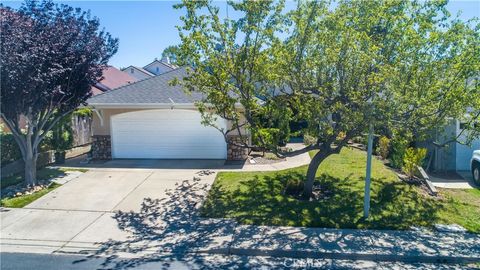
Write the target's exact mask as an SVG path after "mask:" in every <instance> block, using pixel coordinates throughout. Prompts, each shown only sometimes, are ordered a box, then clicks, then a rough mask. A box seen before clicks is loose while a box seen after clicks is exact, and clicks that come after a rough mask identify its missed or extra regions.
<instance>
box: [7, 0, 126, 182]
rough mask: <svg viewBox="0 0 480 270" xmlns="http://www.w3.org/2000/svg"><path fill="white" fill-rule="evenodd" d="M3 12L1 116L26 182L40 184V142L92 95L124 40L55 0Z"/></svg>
mask: <svg viewBox="0 0 480 270" xmlns="http://www.w3.org/2000/svg"><path fill="white" fill-rule="evenodd" d="M0 12H1V17H2V24H1V34H0V41H1V44H2V46H1V56H2V57H1V58H0V65H1V67H2V69H1V71H0V74H1V95H2V106H1V117H2V119H3V121H4V122H5V123H6V125H7V126H8V128H9V129H10V130H11V132H12V134H13V136H14V138H15V141H16V142H17V144H18V146H19V148H20V151H21V153H22V157H23V160H24V162H25V180H26V181H27V183H28V184H32V185H34V184H35V182H36V159H37V156H38V147H39V145H40V143H41V142H42V140H43V139H44V137H45V136H46V134H47V132H48V131H49V130H50V129H52V127H53V126H55V124H56V123H57V122H58V121H59V120H60V119H62V118H63V117H64V116H66V115H67V114H69V113H71V112H72V111H73V110H74V109H75V108H77V107H78V106H79V105H81V104H82V103H84V102H85V100H86V99H87V98H88V97H89V96H90V87H91V86H92V85H94V84H95V83H96V82H97V81H98V80H99V79H100V78H101V76H102V67H103V66H105V65H106V64H107V61H108V59H109V58H110V57H111V56H112V55H113V54H114V53H115V52H116V51H117V47H118V40H117V39H113V38H112V37H111V36H110V34H108V33H107V32H104V31H103V30H100V29H99V27H100V25H99V21H98V19H97V18H91V17H90V14H89V13H88V12H83V11H81V10H80V9H74V8H72V7H69V6H67V5H57V4H54V3H52V2H51V1H43V2H36V1H27V2H25V3H24V4H23V5H22V6H21V7H20V8H19V9H18V10H13V9H11V8H8V7H3V6H1V7H0ZM21 116H22V117H24V118H25V120H26V123H27V125H26V128H25V130H21V126H20V123H19V120H20V117H21Z"/></svg>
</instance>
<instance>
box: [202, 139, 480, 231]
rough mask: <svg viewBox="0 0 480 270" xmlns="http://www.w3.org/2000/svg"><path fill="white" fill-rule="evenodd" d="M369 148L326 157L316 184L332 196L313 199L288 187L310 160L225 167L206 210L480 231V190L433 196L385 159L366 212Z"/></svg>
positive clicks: (376, 169) (247, 219) (287, 221)
mask: <svg viewBox="0 0 480 270" xmlns="http://www.w3.org/2000/svg"><path fill="white" fill-rule="evenodd" d="M365 163H366V153H365V152H364V151H361V150H358V149H352V148H344V149H343V150H342V152H341V153H340V154H338V155H332V156H330V157H329V158H328V159H327V160H325V161H324V162H323V163H322V164H321V166H320V168H319V169H318V172H317V185H318V186H320V187H321V188H323V189H324V190H326V191H327V192H326V193H327V194H328V196H324V197H321V198H319V199H317V200H313V201H305V200H299V199H297V198H295V197H294V196H290V195H288V194H286V193H285V187H286V185H287V183H288V182H289V181H291V180H292V179H293V180H297V179H298V180H301V181H304V180H305V174H306V170H307V166H302V167H298V168H294V169H288V170H283V171H277V172H221V173H219V174H218V175H217V178H216V180H215V182H214V184H213V186H212V188H211V190H210V192H209V195H208V198H207V200H206V201H205V203H204V205H203V207H202V209H201V213H202V215H203V216H205V217H213V218H234V219H236V220H237V221H238V222H240V223H243V224H257V225H278V226H306V227H328V228H369V229H409V228H411V227H413V226H416V227H418V226H426V227H431V226H433V225H434V224H436V223H444V224H451V223H456V224H459V225H461V226H463V227H465V228H466V229H468V230H469V231H471V232H477V233H478V232H480V212H479V211H480V191H478V190H472V191H450V190H448V191H447V190H441V191H440V194H439V196H437V197H432V196H430V195H428V194H427V192H425V190H424V189H422V188H421V187H420V186H418V185H412V184H408V183H405V182H403V181H401V180H400V179H398V177H397V176H396V174H395V173H394V172H393V171H391V170H390V169H389V168H387V167H386V166H385V165H384V164H383V163H382V162H381V161H380V160H377V159H374V161H373V166H372V186H371V212H370V218H369V219H367V220H365V219H364V218H363V193H364V176H365Z"/></svg>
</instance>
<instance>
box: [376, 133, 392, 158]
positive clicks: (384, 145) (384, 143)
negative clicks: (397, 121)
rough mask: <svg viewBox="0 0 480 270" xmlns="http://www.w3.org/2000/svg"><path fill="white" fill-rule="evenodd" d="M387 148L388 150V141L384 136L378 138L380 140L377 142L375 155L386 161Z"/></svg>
mask: <svg viewBox="0 0 480 270" xmlns="http://www.w3.org/2000/svg"><path fill="white" fill-rule="evenodd" d="M389 148H390V139H389V138H387V137H386V136H382V137H380V139H379V140H378V147H377V153H378V154H379V155H380V156H381V157H382V158H383V159H386V158H387V157H388V153H389Z"/></svg>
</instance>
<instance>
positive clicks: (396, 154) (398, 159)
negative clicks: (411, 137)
mask: <svg viewBox="0 0 480 270" xmlns="http://www.w3.org/2000/svg"><path fill="white" fill-rule="evenodd" d="M390 144H391V148H390V165H391V166H392V167H393V168H397V169H400V168H402V166H403V156H404V155H405V151H406V149H407V147H408V141H407V140H406V139H404V138H401V137H397V138H393V139H392V140H391V142H390Z"/></svg>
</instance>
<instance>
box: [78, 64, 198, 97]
mask: <svg viewBox="0 0 480 270" xmlns="http://www.w3.org/2000/svg"><path fill="white" fill-rule="evenodd" d="M185 76H187V71H186V70H185V68H184V67H182V68H177V69H174V70H172V71H168V72H166V73H163V74H160V75H158V76H154V77H150V78H147V79H144V80H141V81H137V82H134V83H131V84H128V85H124V86H121V87H119V88H117V89H114V90H111V91H108V92H105V93H103V94H100V95H96V96H94V97H91V98H89V99H88V100H87V103H88V104H89V105H92V106H101V105H106V106H109V105H132V104H135V105H139V106H141V105H152V104H172V105H173V104H175V103H177V104H191V105H193V103H194V102H196V101H201V100H202V99H203V95H202V94H201V93H198V92H192V93H190V94H187V93H185V92H184V90H183V87H182V86H181V85H175V86H173V85H170V82H171V81H172V80H174V79H175V78H177V79H179V80H182V79H183V78H184V77H185Z"/></svg>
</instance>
